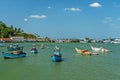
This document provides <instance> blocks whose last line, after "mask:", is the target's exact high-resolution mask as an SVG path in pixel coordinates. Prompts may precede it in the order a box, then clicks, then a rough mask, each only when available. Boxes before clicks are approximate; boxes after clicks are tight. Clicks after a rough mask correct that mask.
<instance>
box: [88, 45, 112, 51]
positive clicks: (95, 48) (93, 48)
mask: <svg viewBox="0 0 120 80" xmlns="http://www.w3.org/2000/svg"><path fill="white" fill-rule="evenodd" d="M90 47H91V49H92V50H93V52H102V53H106V52H111V51H110V50H108V49H106V48H103V47H93V46H91V45H90Z"/></svg>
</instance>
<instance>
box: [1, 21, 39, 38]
mask: <svg viewBox="0 0 120 80" xmlns="http://www.w3.org/2000/svg"><path fill="white" fill-rule="evenodd" d="M12 36H19V37H24V38H26V39H27V38H32V39H35V38H37V37H36V35H34V34H31V33H25V32H24V31H23V30H22V29H21V28H16V27H14V26H13V25H11V26H7V25H6V24H5V23H3V22H2V21H0V38H10V37H12Z"/></svg>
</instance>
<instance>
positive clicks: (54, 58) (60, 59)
mask: <svg viewBox="0 0 120 80" xmlns="http://www.w3.org/2000/svg"><path fill="white" fill-rule="evenodd" d="M52 61H53V62H61V61H62V57H61V56H57V55H53V56H52Z"/></svg>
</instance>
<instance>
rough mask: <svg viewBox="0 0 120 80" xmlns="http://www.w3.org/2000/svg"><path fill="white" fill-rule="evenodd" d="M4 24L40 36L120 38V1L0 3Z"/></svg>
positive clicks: (18, 0) (14, 0) (21, 0)
mask: <svg viewBox="0 0 120 80" xmlns="http://www.w3.org/2000/svg"><path fill="white" fill-rule="evenodd" d="M0 21H3V22H4V23H5V24H6V25H8V26H10V25H13V26H14V27H17V28H21V29H23V31H24V32H27V33H33V34H38V35H39V36H40V37H49V38H52V39H57V38H85V37H89V38H109V37H114V38H116V37H117V38H118V37H120V0H0Z"/></svg>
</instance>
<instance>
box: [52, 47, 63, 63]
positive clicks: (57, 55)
mask: <svg viewBox="0 0 120 80" xmlns="http://www.w3.org/2000/svg"><path fill="white" fill-rule="evenodd" d="M51 57H52V61H53V62H61V61H62V54H61V53H60V48H59V47H57V46H56V47H55V49H54V54H53V55H52V56H51Z"/></svg>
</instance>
